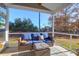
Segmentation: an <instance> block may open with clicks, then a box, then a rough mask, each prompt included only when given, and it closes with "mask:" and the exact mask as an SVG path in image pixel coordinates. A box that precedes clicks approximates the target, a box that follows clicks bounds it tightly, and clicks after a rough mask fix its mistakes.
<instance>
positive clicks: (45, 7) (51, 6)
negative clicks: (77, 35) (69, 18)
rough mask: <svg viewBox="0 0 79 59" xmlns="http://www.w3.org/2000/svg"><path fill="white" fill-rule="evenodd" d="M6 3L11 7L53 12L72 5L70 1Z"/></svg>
mask: <svg viewBox="0 0 79 59" xmlns="http://www.w3.org/2000/svg"><path fill="white" fill-rule="evenodd" d="M5 5H6V6H7V7H9V8H17V9H24V10H32V11H38V12H45V13H51V14H53V13H55V12H58V11H60V10H62V9H64V8H66V7H67V6H69V5H70V3H6V4H5Z"/></svg>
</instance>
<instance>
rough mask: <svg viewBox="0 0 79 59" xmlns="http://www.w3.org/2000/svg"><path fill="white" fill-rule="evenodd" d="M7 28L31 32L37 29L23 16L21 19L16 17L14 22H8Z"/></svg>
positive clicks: (13, 30)
mask: <svg viewBox="0 0 79 59" xmlns="http://www.w3.org/2000/svg"><path fill="white" fill-rule="evenodd" d="M9 24H10V26H9V29H10V31H11V32H29V31H30V32H32V31H38V28H37V27H36V26H34V24H33V23H32V22H31V20H30V19H26V18H24V19H23V21H22V20H21V18H16V19H15V22H14V23H12V22H9Z"/></svg>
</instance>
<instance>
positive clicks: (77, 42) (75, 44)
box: [55, 37, 79, 52]
mask: <svg viewBox="0 0 79 59" xmlns="http://www.w3.org/2000/svg"><path fill="white" fill-rule="evenodd" d="M55 44H57V45H60V46H62V47H64V48H66V49H68V50H72V51H73V52H76V49H78V48H79V39H78V38H77V39H72V40H70V39H66V38H64V37H56V38H55ZM70 45H71V46H70Z"/></svg>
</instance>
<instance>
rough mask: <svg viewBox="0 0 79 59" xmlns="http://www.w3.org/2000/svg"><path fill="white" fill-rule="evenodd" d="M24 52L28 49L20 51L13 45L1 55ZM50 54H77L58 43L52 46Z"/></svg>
mask: <svg viewBox="0 0 79 59" xmlns="http://www.w3.org/2000/svg"><path fill="white" fill-rule="evenodd" d="M22 52H26V51H18V50H17V48H16V47H11V48H7V49H6V50H5V51H4V52H3V53H1V54H0V55H1V56H11V55H12V54H16V55H18V53H22ZM27 52H28V51H27ZM50 55H51V56H76V55H75V54H74V53H72V52H71V51H68V50H66V49H64V48H62V47H60V46H58V45H54V46H53V47H50Z"/></svg>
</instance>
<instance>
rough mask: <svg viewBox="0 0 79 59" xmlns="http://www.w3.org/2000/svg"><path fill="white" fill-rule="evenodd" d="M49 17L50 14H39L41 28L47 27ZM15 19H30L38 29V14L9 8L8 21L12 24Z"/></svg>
mask: <svg viewBox="0 0 79 59" xmlns="http://www.w3.org/2000/svg"><path fill="white" fill-rule="evenodd" d="M49 16H50V14H47V13H40V19H41V27H44V26H46V25H48V18H49ZM16 18H21V19H22V20H23V18H26V19H28V18H30V19H31V21H32V23H33V24H34V25H35V26H37V27H38V24H39V12H36V11H31V10H20V9H13V8H9V21H10V22H14V21H15V19H16Z"/></svg>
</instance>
